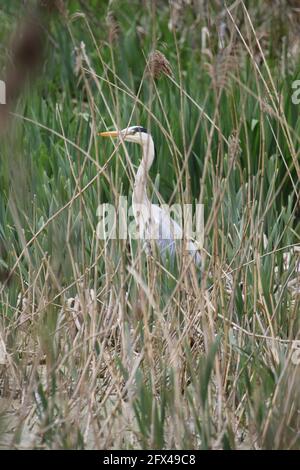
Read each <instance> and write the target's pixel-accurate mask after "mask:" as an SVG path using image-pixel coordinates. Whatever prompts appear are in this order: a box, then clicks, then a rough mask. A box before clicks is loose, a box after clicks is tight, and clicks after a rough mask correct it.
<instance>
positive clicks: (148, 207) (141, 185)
mask: <svg viewBox="0 0 300 470" xmlns="http://www.w3.org/2000/svg"><path fill="white" fill-rule="evenodd" d="M98 135H100V136H101V137H111V138H118V139H120V140H121V141H124V142H133V143H136V144H139V145H141V147H142V159H141V162H140V165H139V167H138V170H137V173H136V176H135V181H134V187H133V195H132V209H133V215H134V217H135V221H136V225H137V227H138V230H139V234H140V238H142V239H144V240H146V243H145V249H146V251H147V252H148V253H149V251H150V248H149V247H150V244H149V240H155V243H156V245H157V247H158V250H159V252H160V254H161V256H162V259H163V260H164V259H165V258H166V256H167V254H169V256H170V258H171V259H174V258H175V253H176V240H183V239H184V233H183V230H182V228H181V226H180V225H179V224H178V223H177V222H176V221H175V220H174V219H173V218H171V216H170V214H169V213H168V211H167V210H165V209H164V208H162V207H160V206H159V205H157V204H152V203H151V202H150V200H149V198H148V195H147V178H148V172H149V170H150V168H151V165H152V163H153V160H154V156H155V148H154V142H153V138H152V136H151V134H150V133H149V132H148V131H147V129H145V128H144V127H141V126H131V127H127V128H126V129H122V130H120V131H117V130H114V131H106V132H100V133H99V134H98ZM185 242H186V244H187V246H186V248H187V251H188V252H189V253H190V254H191V256H192V258H193V261H194V262H195V264H196V265H197V266H199V267H200V266H201V257H200V254H199V252H198V249H197V246H196V244H195V243H194V242H193V241H192V240H190V239H189V240H185Z"/></svg>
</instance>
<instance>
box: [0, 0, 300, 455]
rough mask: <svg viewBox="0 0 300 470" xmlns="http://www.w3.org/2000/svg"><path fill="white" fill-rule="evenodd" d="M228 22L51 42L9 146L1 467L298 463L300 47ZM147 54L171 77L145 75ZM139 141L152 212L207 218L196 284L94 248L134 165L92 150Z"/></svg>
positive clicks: (109, 16) (124, 18)
mask: <svg viewBox="0 0 300 470" xmlns="http://www.w3.org/2000/svg"><path fill="white" fill-rule="evenodd" d="M127 3H128V4H127ZM221 3H222V2H218V1H215V2H198V3H197V2H195V3H192V2H188V1H183V0H182V1H176V2H170V5H167V2H159V1H158V2H138V1H130V2H126V8H125V2H121V1H118V0H116V1H114V2H109V3H108V2H102V1H101V2H100V1H99V2H98V1H91V2H88V6H87V5H85V4H84V3H83V2H75V1H74V2H69V3H68V6H67V7H66V12H65V13H66V14H65V16H63V15H61V16H60V17H57V18H55V19H53V20H52V22H51V24H50V26H49V31H48V32H47V34H48V49H47V54H46V61H45V64H44V70H43V73H42V75H41V77H40V79H38V80H37V81H36V82H35V83H34V84H33V85H32V86H31V87H30V89H29V90H28V92H27V95H26V96H23V97H22V99H20V100H19V102H18V105H17V109H16V110H15V112H14V121H13V127H12V129H11V131H10V134H9V135H7V136H6V138H5V140H4V138H3V139H2V141H1V160H0V184H1V186H0V191H1V193H0V194H1V199H0V250H1V251H0V268H2V269H3V270H9V271H10V273H11V274H10V278H9V280H6V281H5V279H4V281H3V284H2V285H0V313H1V315H0V393H1V398H2V400H1V402H2V404H1V411H0V413H1V414H0V442H1V446H3V447H8V446H9V447H15V448H24V447H25V448H28V447H30V448H50V449H53V448H98V449H99V448H122V449H129V448H157V449H162V448H178V449H180V448H186V449H187V448H191V449H197V448H200V449H207V448H212V449H215V448H223V449H228V448H230V449H235V448H273V449H274V448H287V449H291V448H294V449H295V448H298V449H299V447H300V442H299V416H300V414H299V409H300V408H299V407H300V401H299V364H298V365H297V362H298V361H297V359H298V350H297V348H296V346H297V344H298V343H297V342H296V341H297V340H299V339H300V338H299V329H300V321H299V319H300V316H299V241H300V240H299V175H300V169H299V137H298V135H299V119H298V109H297V105H295V104H293V102H292V99H291V96H292V82H293V80H294V79H296V78H297V77H298V75H299V64H298V63H297V61H296V59H295V56H293V54H292V52H291V51H290V50H287V49H285V48H284V45H285V44H287V43H288V41H287V39H288V38H289V36H288V34H290V35H292V34H293V31H294V29H293V28H292V26H293V25H292V26H291V25H290V32H289V31H287V27H286V25H285V24H283V23H282V20H281V16H280V11H279V10H278V9H274V13H273V15H272V17H271V19H270V18H269V17H268V16H267V11H266V7H265V6H264V4H265V2H255V3H257V5H254V4H253V3H252V2H233V3H232V5H231V7H229V9H226V8H224V9H223V7H222V6H221ZM16 8H17V2H10V6H7V7H6V8H3V10H1V16H3V17H5V21H6V24H7V25H13V18H14V16H13V15H14V14H15V13H16ZM285 8H286V9H290V10H287V11H289V12H291V14H292V12H293V10H292V6H291V5H290V3H289V2H286V6H285ZM293 21H295V17H293ZM223 23H224V25H226V29H224V28H223V29H222V28H221V25H222V24H223ZM205 27H206V28H208V31H209V35H207V34H206V33H205V30H204V29H203V28H205ZM7 30H8V28H7ZM262 30H264V31H265V33H266V34H265V35H262V34H261V32H262ZM222 31H225V32H224V34H223V33H222ZM6 34H7V31H6ZM204 37H206V41H204ZM275 41H277V42H276V44H277V45H278V47H277V48H276V49H274V48H273V47H272V44H273V45H274V44H275ZM281 46H282V48H281ZM295 47H296V45H295ZM156 49H158V50H160V52H161V53H163V54H164V56H165V57H166V58H167V60H168V61H169V64H170V67H171V69H172V74H164V73H162V74H161V77H160V78H157V77H156V76H155V77H154V76H153V74H151V70H150V69H149V67H148V65H147V64H148V62H147V61H148V57H149V54H150V53H151V52H153V51H154V50H156ZM134 124H139V125H143V126H145V127H147V128H148V129H149V130H150V131H151V133H152V135H153V138H154V140H155V144H156V149H157V158H156V161H155V163H154V165H153V168H152V169H151V174H150V178H149V182H148V183H149V195H151V197H152V200H153V201H154V202H156V203H164V202H165V203H169V204H173V203H175V202H178V203H187V202H192V203H193V204H195V203H196V202H200V203H203V204H204V208H205V237H204V247H203V249H202V251H201V255H202V260H203V271H202V274H201V277H200V278H199V279H198V277H197V273H196V272H195V268H194V267H193V266H192V265H191V264H188V263H187V262H186V260H185V259H184V258H183V259H181V258H180V259H179V263H178V271H176V270H172V269H171V268H170V267H169V268H168V267H165V266H164V265H163V264H162V263H161V259H160V257H159V255H158V253H153V254H152V256H150V257H149V256H146V254H145V253H144V251H143V247H142V245H141V244H140V243H138V242H137V241H134V240H106V241H102V240H99V239H98V238H97V236H96V228H97V223H98V218H97V212H96V211H97V207H98V206H99V204H100V203H104V202H109V203H112V204H114V205H117V204H118V200H119V196H121V195H129V197H130V196H131V194H132V187H133V181H134V174H135V171H136V167H137V165H138V163H139V160H140V154H139V148H136V147H135V146H130V144H129V145H126V147H125V146H123V145H121V146H120V145H116V146H114V145H113V143H112V142H103V141H102V140H100V139H99V138H98V137H97V136H96V133H97V131H99V130H105V129H107V128H109V129H110V128H116V127H118V128H124V127H126V126H127V125H134Z"/></svg>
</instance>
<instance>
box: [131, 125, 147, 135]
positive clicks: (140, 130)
mask: <svg viewBox="0 0 300 470" xmlns="http://www.w3.org/2000/svg"><path fill="white" fill-rule="evenodd" d="M133 132H134V134H136V133H137V132H144V133H145V134H148V131H147V129H146V128H145V127H140V126H136V127H135V128H134V129H133Z"/></svg>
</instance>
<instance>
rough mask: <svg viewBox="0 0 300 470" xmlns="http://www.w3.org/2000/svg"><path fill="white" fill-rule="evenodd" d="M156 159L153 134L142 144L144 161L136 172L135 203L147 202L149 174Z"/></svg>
mask: <svg viewBox="0 0 300 470" xmlns="http://www.w3.org/2000/svg"><path fill="white" fill-rule="evenodd" d="M153 160H154V143H153V139H152V137H151V135H149V136H148V139H147V140H146V142H144V143H143V144H142V161H141V163H140V166H139V168H138V171H137V173H136V177H135V181H134V188H133V204H147V203H149V199H148V196H147V190H146V186H147V176H148V172H149V170H150V168H151V165H152V163H153Z"/></svg>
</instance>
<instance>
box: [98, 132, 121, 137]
mask: <svg viewBox="0 0 300 470" xmlns="http://www.w3.org/2000/svg"><path fill="white" fill-rule="evenodd" d="M98 135H100V136H101V137H119V132H118V131H107V132H99V133H98Z"/></svg>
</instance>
